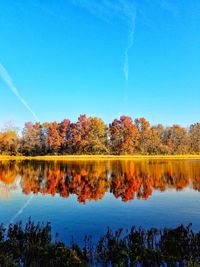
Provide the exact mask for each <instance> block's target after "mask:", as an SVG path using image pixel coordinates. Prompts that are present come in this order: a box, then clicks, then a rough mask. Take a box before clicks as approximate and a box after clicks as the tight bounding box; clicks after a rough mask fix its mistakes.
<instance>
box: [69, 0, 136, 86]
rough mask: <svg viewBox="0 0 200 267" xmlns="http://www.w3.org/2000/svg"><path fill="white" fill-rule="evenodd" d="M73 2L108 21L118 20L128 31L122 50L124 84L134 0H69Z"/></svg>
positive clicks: (131, 41)
mask: <svg viewBox="0 0 200 267" xmlns="http://www.w3.org/2000/svg"><path fill="white" fill-rule="evenodd" d="M71 1H72V2H73V3H74V4H76V5H78V6H80V7H83V8H85V9H86V10H87V11H88V12H90V13H91V14H93V15H94V16H96V17H98V18H100V19H102V20H104V21H106V22H109V21H111V20H112V19H113V18H117V19H118V20H120V21H121V22H122V23H123V24H124V25H125V27H126V28H127V32H128V40H127V45H126V47H125V50H124V64H123V73H124V79H125V81H126V84H128V80H129V50H130V49H131V47H132V45H133V41H134V33H135V18H136V5H135V2H134V0H115V1H112V0H99V1H94V0H84V1H83V0H71Z"/></svg>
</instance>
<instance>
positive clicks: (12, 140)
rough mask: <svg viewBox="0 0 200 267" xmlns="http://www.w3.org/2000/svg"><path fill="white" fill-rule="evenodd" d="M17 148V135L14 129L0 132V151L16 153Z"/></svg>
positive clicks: (9, 153) (10, 153)
mask: <svg viewBox="0 0 200 267" xmlns="http://www.w3.org/2000/svg"><path fill="white" fill-rule="evenodd" d="M18 150H19V137H18V135H17V133H16V132H15V131H14V130H8V131H5V132H0V153H2V154H8V155H16V154H17V153H18Z"/></svg>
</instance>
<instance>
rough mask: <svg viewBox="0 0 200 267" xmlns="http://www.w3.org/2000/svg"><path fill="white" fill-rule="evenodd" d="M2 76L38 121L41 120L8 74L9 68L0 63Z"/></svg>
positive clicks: (0, 74) (0, 75)
mask: <svg viewBox="0 0 200 267" xmlns="http://www.w3.org/2000/svg"><path fill="white" fill-rule="evenodd" d="M0 77H1V79H2V80H3V81H4V82H5V83H6V84H7V86H8V87H9V88H10V90H11V91H12V92H13V94H15V96H16V97H17V98H18V99H19V101H20V102H21V103H22V104H23V105H24V106H25V108H26V109H27V110H28V111H29V112H30V113H31V114H32V115H33V117H34V118H35V120H36V121H39V118H38V117H37V115H36V114H35V112H34V111H33V110H32V108H31V107H30V106H29V105H28V104H27V102H26V101H25V100H24V98H23V97H22V96H21V95H20V93H19V92H18V90H17V88H16V87H15V85H14V83H13V81H12V79H11V77H10V75H9V74H8V72H7V70H6V69H5V68H4V66H3V65H2V64H1V63H0Z"/></svg>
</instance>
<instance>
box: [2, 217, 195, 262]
mask: <svg viewBox="0 0 200 267" xmlns="http://www.w3.org/2000/svg"><path fill="white" fill-rule="evenodd" d="M56 239H57V237H56ZM138 264H139V265H138ZM199 265H200V232H198V233H194V232H193V231H192V228H191V225H189V226H187V227H184V226H183V225H181V226H179V227H177V228H174V229H164V230H158V229H155V228H152V229H150V230H144V229H142V228H135V227H133V228H132V229H131V230H130V231H124V230H122V229H120V230H118V231H116V232H112V231H111V230H110V229H108V230H107V233H106V234H105V235H104V236H103V237H101V238H100V240H99V241H98V242H97V244H95V245H94V244H92V240H91V238H88V237H85V245H84V247H83V248H80V247H79V246H78V245H77V244H75V243H74V242H73V241H72V243H71V245H70V246H66V245H65V244H64V243H62V242H59V241H52V238H51V226H50V224H46V225H44V224H37V225H36V224H34V223H33V222H31V221H29V222H28V223H27V224H26V225H25V226H24V227H23V226H22V224H21V223H17V224H14V225H12V224H10V225H9V227H8V229H7V230H5V228H4V227H3V225H1V226H0V266H4V267H14V266H29V267H33V266H34V267H37V266H38V267H39V266H44V267H45V266H46V267H51V266H53V267H56V266H58V267H62V266H63V267H68V266H70V267H73V266H74V267H75V266H76V267H79V266H80V267H84V266H105V267H106V266H113V267H114V266H116V267H117V266H118V267H119V266H124V267H125V266H127V267H128V266H152V267H156V266H199Z"/></svg>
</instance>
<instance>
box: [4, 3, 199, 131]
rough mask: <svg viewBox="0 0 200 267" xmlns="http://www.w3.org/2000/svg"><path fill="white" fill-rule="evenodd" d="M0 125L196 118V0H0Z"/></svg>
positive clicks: (170, 121) (188, 120) (168, 121)
mask: <svg viewBox="0 0 200 267" xmlns="http://www.w3.org/2000/svg"><path fill="white" fill-rule="evenodd" d="M0 64H1V65H0V100H1V103H0V126H2V125H3V124H4V123H5V122H6V121H8V120H12V121H14V122H15V124H16V125H19V126H21V127H22V126H23V124H24V122H25V121H35V120H36V117H37V118H38V119H39V120H40V121H41V122H44V121H54V120H57V121H61V120H62V119H64V118H70V119H71V120H72V121H76V119H77V117H78V116H79V114H84V113H86V114H87V115H88V116H90V115H91V116H99V117H101V118H103V119H104V120H105V121H106V122H110V121H112V120H113V119H114V118H116V117H119V116H120V115H122V114H124V115H130V116H131V117H132V118H135V117H141V116H142V117H146V118H147V119H148V120H149V121H150V122H151V123H152V124H157V123H163V124H164V125H169V124H173V123H179V124H181V125H183V126H188V125H189V124H191V123H194V122H197V121H199V119H200V104H199V103H200V2H199V1H198V0H192V1H188V0H187V1H186V0H177V1H174V0H151V1H150V0H136V1H131V0H123V1H122V0H98V1H97V0H57V1H55V0H54V1H53V0H51V1H50V0H49V1H47V0H44V1H39V0H34V1H33V0H32V1H31V0H30V1H26V0H1V1H0Z"/></svg>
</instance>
